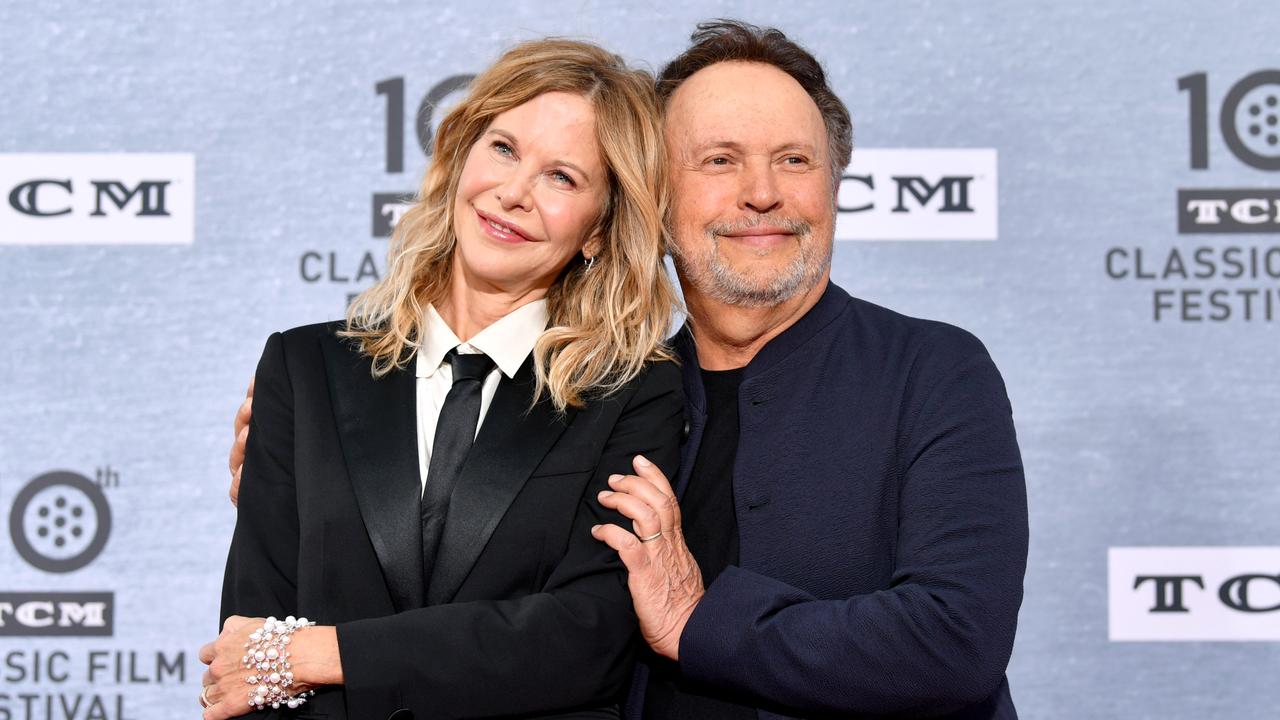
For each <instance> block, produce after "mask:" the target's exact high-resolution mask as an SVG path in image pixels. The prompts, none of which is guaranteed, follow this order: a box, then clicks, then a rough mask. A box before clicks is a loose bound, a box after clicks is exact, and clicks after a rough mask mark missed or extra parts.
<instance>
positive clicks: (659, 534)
mask: <svg viewBox="0 0 1280 720" xmlns="http://www.w3.org/2000/svg"><path fill="white" fill-rule="evenodd" d="M660 537H662V531H661V530H659V531H658V532H656V533H654V534H652V535H649V536H648V537H642V538H640V542H642V543H647V542H653V541H654V540H657V539H658V538H660Z"/></svg>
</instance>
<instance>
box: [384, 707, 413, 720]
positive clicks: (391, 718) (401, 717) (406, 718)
mask: <svg viewBox="0 0 1280 720" xmlns="http://www.w3.org/2000/svg"><path fill="white" fill-rule="evenodd" d="M387 720H413V711H412V710H406V709H405V708H400V709H399V710H397V711H395V712H393V713H391V714H390V715H388V716H387Z"/></svg>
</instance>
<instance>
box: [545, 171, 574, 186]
mask: <svg viewBox="0 0 1280 720" xmlns="http://www.w3.org/2000/svg"><path fill="white" fill-rule="evenodd" d="M551 179H552V180H555V181H556V182H558V183H562V184H565V185H568V186H569V187H574V186H575V185H576V183H575V182H573V178H571V177H569V174H568V173H566V172H564V171H563V170H552V171H551Z"/></svg>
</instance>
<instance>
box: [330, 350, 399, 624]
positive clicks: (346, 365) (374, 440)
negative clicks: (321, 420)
mask: <svg viewBox="0 0 1280 720" xmlns="http://www.w3.org/2000/svg"><path fill="white" fill-rule="evenodd" d="M347 342H348V341H346V340H337V341H336V342H326V343H323V345H324V348H325V356H326V357H325V363H326V366H327V367H326V370H327V371H328V376H329V394H330V397H332V399H333V411H334V418H335V420H336V421H337V425H338V436H339V438H340V442H341V444H342V454H343V457H344V458H346V461H347V473H348V474H349V476H350V477H351V484H352V486H353V488H354V490H355V495H356V503H357V504H358V505H359V507H360V515H361V517H362V518H363V519H364V525H365V528H366V529H367V530H368V532H369V539H370V540H371V541H372V542H373V549H374V552H376V553H377V555H378V562H379V564H380V565H381V566H382V574H383V577H384V578H385V580H386V583H387V589H388V590H389V591H390V593H391V599H392V602H393V603H394V604H395V606H396V609H397V610H399V611H403V610H409V609H413V608H419V607H422V605H423V595H424V592H423V568H422V526H421V521H420V519H419V510H418V508H419V502H420V498H421V495H422V481H421V480H420V477H419V476H420V472H419V469H418V449H417V448H418V440H417V415H416V407H417V394H416V392H415V389H414V373H413V371H412V365H410V367H409V368H403V369H396V370H392V371H391V372H390V373H388V374H386V375H384V376H382V377H380V378H378V379H374V378H373V376H372V375H371V374H370V360H369V358H368V357H366V356H364V355H357V354H356V353H355V352H354V351H353V350H352V349H351V348H350V347H349V346H348V345H347Z"/></svg>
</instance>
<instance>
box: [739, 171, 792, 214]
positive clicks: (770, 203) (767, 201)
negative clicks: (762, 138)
mask: <svg viewBox="0 0 1280 720" xmlns="http://www.w3.org/2000/svg"><path fill="white" fill-rule="evenodd" d="M777 180H778V179H777V177H776V176H775V175H774V169H773V166H772V165H771V164H770V163H769V162H767V161H764V162H754V163H747V164H746V165H745V166H744V168H743V171H742V174H741V175H740V176H739V182H740V183H741V185H740V187H739V191H738V206H739V207H741V208H742V209H744V210H753V211H755V212H758V213H762V214H763V213H767V212H769V211H771V210H775V209H777V208H778V206H780V205H781V204H782V193H781V192H779V190H778V182H777Z"/></svg>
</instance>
